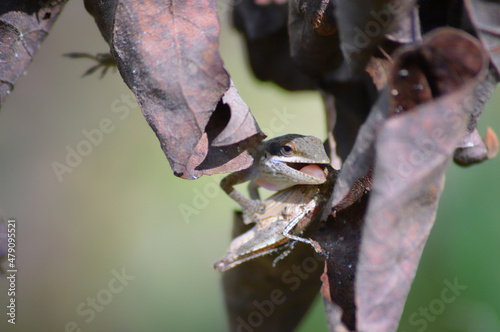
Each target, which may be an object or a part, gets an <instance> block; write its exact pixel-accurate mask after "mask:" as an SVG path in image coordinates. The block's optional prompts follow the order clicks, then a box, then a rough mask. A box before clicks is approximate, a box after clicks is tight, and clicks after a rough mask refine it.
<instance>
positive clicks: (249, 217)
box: [243, 200, 266, 226]
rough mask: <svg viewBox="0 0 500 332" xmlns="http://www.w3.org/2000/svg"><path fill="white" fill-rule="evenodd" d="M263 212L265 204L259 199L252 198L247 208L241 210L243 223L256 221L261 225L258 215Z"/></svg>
mask: <svg viewBox="0 0 500 332" xmlns="http://www.w3.org/2000/svg"><path fill="white" fill-rule="evenodd" d="M264 212H266V204H264V203H262V202H261V201H259V200H254V201H252V204H251V205H250V206H249V208H248V209H244V210H243V222H244V223H245V225H248V224H250V223H256V224H257V225H260V226H262V223H261V220H260V219H261V218H260V215H261V214H263V213H264Z"/></svg>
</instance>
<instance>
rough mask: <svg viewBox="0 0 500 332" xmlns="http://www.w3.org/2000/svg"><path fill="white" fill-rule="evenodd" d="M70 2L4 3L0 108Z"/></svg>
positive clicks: (0, 5) (0, 37)
mask: <svg viewBox="0 0 500 332" xmlns="http://www.w3.org/2000/svg"><path fill="white" fill-rule="evenodd" d="M65 4H66V1H62V0H61V1H14V0H2V2H1V3H0V106H1V104H2V103H3V102H4V101H5V98H6V97H7V95H8V94H9V93H10V92H11V91H12V90H13V89H14V84H15V83H16V81H17V79H18V78H19V77H20V76H21V75H23V74H24V72H25V70H26V68H27V66H28V64H29V63H30V62H31V60H32V59H33V56H34V54H35V52H36V51H37V50H38V48H39V47H40V44H41V43H42V41H43V39H44V38H45V37H46V36H47V34H48V32H49V30H50V28H51V27H52V24H54V22H55V20H56V19H57V17H58V15H59V13H60V12H61V10H62V8H63V7H64V5H65Z"/></svg>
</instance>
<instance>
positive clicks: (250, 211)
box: [220, 169, 266, 224]
mask: <svg viewBox="0 0 500 332" xmlns="http://www.w3.org/2000/svg"><path fill="white" fill-rule="evenodd" d="M251 175H252V173H251V171H250V170H248V169H246V170H242V171H239V172H235V173H231V174H229V175H228V176H226V177H225V178H223V179H222V181H221V183H220V186H221V188H222V189H223V190H224V191H225V192H226V194H227V195H228V196H229V197H231V198H232V199H233V200H235V201H236V202H238V204H239V205H240V206H241V208H242V209H243V214H244V218H243V221H244V223H245V224H249V223H251V222H255V223H257V224H261V222H260V218H259V217H258V215H257V214H262V213H264V211H265V210H266V206H265V204H264V203H262V202H261V201H260V199H258V197H257V199H254V196H255V195H254V194H251V195H252V199H248V198H247V197H245V195H243V194H242V193H241V192H240V191H238V189H236V188H234V186H235V185H237V184H239V183H243V182H246V181H249V180H251Z"/></svg>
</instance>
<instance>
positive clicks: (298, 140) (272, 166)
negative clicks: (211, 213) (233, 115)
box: [220, 134, 330, 224]
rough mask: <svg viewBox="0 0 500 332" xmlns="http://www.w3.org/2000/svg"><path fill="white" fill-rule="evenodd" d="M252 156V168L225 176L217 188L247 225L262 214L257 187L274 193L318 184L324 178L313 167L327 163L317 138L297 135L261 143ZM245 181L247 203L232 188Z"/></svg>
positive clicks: (240, 194) (255, 220)
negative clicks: (232, 202) (239, 209)
mask: <svg viewBox="0 0 500 332" xmlns="http://www.w3.org/2000/svg"><path fill="white" fill-rule="evenodd" d="M252 156H253V158H254V162H253V164H252V166H250V167H249V168H247V169H244V170H241V171H238V172H235V173H232V174H229V175H228V176H226V177H225V178H223V179H222V181H221V184H220V186H221V188H222V189H223V190H224V191H225V192H226V193H227V194H228V196H229V197H231V198H232V199H234V200H235V201H236V202H238V203H239V204H240V206H241V207H242V209H243V212H244V215H245V217H246V218H244V220H245V223H247V224H248V223H250V222H252V221H253V222H258V221H259V218H258V216H257V213H260V214H261V213H263V212H264V210H265V205H264V204H263V203H262V202H261V201H260V197H259V192H258V187H259V186H260V187H264V188H266V189H269V190H273V191H277V190H283V189H286V188H289V187H292V186H295V185H298V184H310V185H318V184H322V183H324V182H325V181H326V177H325V175H324V173H323V171H322V169H321V168H320V167H319V166H317V165H318V164H320V165H321V164H328V163H330V159H329V158H328V156H327V155H326V152H325V149H324V147H323V143H322V142H321V141H320V140H319V139H318V138H316V137H314V136H303V135H298V134H288V135H284V136H279V137H276V138H272V139H270V140H267V141H264V142H262V143H261V145H260V146H259V147H258V148H257V150H256V151H255V152H254V153H253V155H252ZM247 181H250V184H249V187H248V189H249V194H250V199H249V198H247V197H245V196H244V195H243V194H242V193H241V192H239V191H238V190H237V189H235V188H234V186H235V185H237V184H240V183H243V182H247ZM248 217H250V220H249V219H248Z"/></svg>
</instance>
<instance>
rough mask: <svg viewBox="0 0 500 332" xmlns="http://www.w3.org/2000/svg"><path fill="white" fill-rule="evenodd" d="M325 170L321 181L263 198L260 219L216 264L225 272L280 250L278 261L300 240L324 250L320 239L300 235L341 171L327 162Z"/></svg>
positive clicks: (323, 202) (323, 201)
mask: <svg viewBox="0 0 500 332" xmlns="http://www.w3.org/2000/svg"><path fill="white" fill-rule="evenodd" d="M324 173H325V176H326V178H327V181H326V182H325V183H323V184H321V185H298V186H294V187H291V188H287V189H284V190H282V191H279V192H277V193H276V194H274V195H273V196H271V197H269V198H268V199H267V200H266V201H265V202H264V203H265V205H266V210H265V212H264V213H263V214H262V215H261V216H260V223H257V224H256V225H255V226H254V227H253V228H252V229H250V230H249V231H248V232H246V233H244V234H242V235H240V236H238V237H237V238H235V239H234V240H233V241H232V242H231V244H230V246H229V249H228V250H227V252H226V255H225V256H224V257H223V258H222V259H220V260H218V261H217V262H216V263H215V264H214V268H215V269H216V270H218V271H220V272H224V271H227V270H229V269H231V268H233V267H235V266H237V265H239V264H241V263H243V262H246V261H248V260H250V259H253V258H257V257H260V256H263V255H267V254H271V253H275V252H281V255H279V256H278V257H277V258H276V259H275V261H274V264H276V263H277V261H279V260H280V259H282V258H284V257H285V256H286V255H287V254H288V253H289V252H290V251H291V250H292V249H293V246H294V245H295V244H296V243H297V242H304V243H307V244H309V245H311V246H312V247H313V248H314V249H315V250H316V251H317V252H320V253H322V250H321V248H320V246H319V244H318V243H316V242H315V241H313V240H311V239H307V238H303V237H301V236H300V235H301V234H302V233H303V232H304V231H305V230H306V228H307V226H309V225H310V224H311V223H312V222H313V221H315V220H317V217H319V216H321V214H322V213H321V212H322V211H323V210H324V207H325V206H326V203H327V202H328V200H329V198H330V195H331V193H332V189H333V184H334V182H335V179H336V177H337V173H338V172H337V171H336V170H334V169H333V168H332V167H330V166H329V165H326V166H325V167H324Z"/></svg>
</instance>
